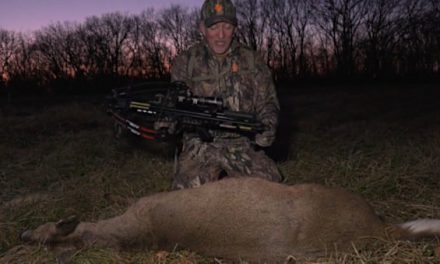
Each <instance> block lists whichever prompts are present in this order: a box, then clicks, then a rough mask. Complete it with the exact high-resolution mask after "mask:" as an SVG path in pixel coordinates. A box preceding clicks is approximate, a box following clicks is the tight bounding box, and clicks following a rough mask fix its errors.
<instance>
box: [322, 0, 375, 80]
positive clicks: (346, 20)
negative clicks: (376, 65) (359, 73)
mask: <svg viewBox="0 0 440 264" xmlns="http://www.w3.org/2000/svg"><path fill="white" fill-rule="evenodd" d="M368 3H369V1H366V0H323V1H317V2H316V3H315V4H314V13H315V14H316V16H315V22H316V24H317V25H318V26H319V27H320V29H321V30H322V32H323V34H325V36H326V37H328V38H329V39H330V40H331V42H332V47H329V48H330V50H332V51H333V54H334V56H335V62H336V70H337V72H338V73H339V74H340V75H341V76H343V77H352V76H353V73H354V70H355V69H356V67H355V55H356V52H357V50H356V48H357V44H358V40H359V28H360V26H361V25H362V23H363V22H364V18H365V14H366V11H367V8H368Z"/></svg>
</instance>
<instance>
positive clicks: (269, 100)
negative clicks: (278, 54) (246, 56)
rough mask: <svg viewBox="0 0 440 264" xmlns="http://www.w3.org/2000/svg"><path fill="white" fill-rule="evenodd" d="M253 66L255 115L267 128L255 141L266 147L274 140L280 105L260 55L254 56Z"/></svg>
mask: <svg viewBox="0 0 440 264" xmlns="http://www.w3.org/2000/svg"><path fill="white" fill-rule="evenodd" d="M255 67H256V75H255V87H256V90H257V96H256V101H255V109H256V115H257V118H258V120H260V122H262V123H263V124H264V125H265V126H267V130H266V131H265V132H264V133H263V134H262V135H260V136H259V137H258V139H257V140H256V141H257V144H258V145H260V146H263V147H267V146H270V145H272V143H273V141H274V140H275V134H276V129H277V126H278V112H279V110H280V105H279V102H278V97H277V93H276V89H275V84H274V81H273V79H272V74H271V72H270V69H269V67H268V66H267V65H266V63H265V62H264V60H263V59H262V57H260V56H256V57H255ZM258 141H260V142H258Z"/></svg>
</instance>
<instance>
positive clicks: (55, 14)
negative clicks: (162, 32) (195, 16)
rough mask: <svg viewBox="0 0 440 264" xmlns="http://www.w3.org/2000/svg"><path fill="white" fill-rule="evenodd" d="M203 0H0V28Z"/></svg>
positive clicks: (24, 28)
mask: <svg viewBox="0 0 440 264" xmlns="http://www.w3.org/2000/svg"><path fill="white" fill-rule="evenodd" d="M202 3H203V0H0V28H2V29H6V30H12V31H17V32H25V33H26V32H31V31H34V30H37V29H41V28H42V27H44V26H48V25H49V24H51V23H56V22H65V21H69V22H79V23H81V22H83V21H84V20H85V18H87V17H91V16H100V15H102V14H106V13H111V12H116V11H119V12H122V13H129V14H139V13H141V12H142V11H143V10H145V9H147V8H149V7H154V8H155V9H156V10H159V9H162V8H166V7H169V6H170V5H171V4H180V5H182V6H188V7H191V8H192V7H200V6H201V5H202Z"/></svg>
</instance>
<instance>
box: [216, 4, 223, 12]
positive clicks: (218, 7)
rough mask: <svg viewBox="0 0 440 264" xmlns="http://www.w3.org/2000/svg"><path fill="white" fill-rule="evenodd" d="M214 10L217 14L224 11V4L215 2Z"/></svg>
mask: <svg viewBox="0 0 440 264" xmlns="http://www.w3.org/2000/svg"><path fill="white" fill-rule="evenodd" d="M214 10H215V12H216V13H217V14H219V13H221V12H222V11H223V6H222V5H221V4H215V7H214Z"/></svg>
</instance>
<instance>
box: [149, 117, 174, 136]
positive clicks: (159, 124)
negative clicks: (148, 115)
mask: <svg viewBox="0 0 440 264" xmlns="http://www.w3.org/2000/svg"><path fill="white" fill-rule="evenodd" d="M176 127H177V121H175V120H170V119H168V118H165V119H161V120H158V121H156V122H154V130H156V131H157V132H158V133H159V138H162V139H165V138H167V137H168V136H169V135H174V134H175V133H176Z"/></svg>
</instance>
